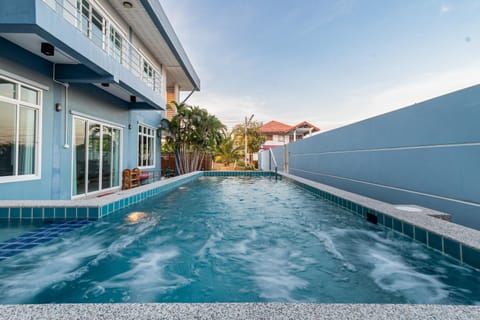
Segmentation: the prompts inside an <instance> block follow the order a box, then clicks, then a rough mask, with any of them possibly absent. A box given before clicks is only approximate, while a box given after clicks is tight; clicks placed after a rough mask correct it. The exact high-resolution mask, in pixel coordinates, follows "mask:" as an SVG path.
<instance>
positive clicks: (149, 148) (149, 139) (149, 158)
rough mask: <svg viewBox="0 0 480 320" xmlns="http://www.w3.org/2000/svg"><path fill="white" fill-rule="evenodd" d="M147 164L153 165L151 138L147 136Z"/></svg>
mask: <svg viewBox="0 0 480 320" xmlns="http://www.w3.org/2000/svg"><path fill="white" fill-rule="evenodd" d="M148 165H149V166H152V165H153V138H148Z"/></svg>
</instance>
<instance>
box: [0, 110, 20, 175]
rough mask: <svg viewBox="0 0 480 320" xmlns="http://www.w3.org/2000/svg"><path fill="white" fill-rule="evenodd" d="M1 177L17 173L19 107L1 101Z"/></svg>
mask: <svg viewBox="0 0 480 320" xmlns="http://www.w3.org/2000/svg"><path fill="white" fill-rule="evenodd" d="M0 114H1V115H2V116H1V117H0V177H5V176H13V175H15V162H16V161H15V136H16V133H15V124H16V123H17V120H16V118H17V107H16V105H14V104H10V103H6V102H2V101H0Z"/></svg>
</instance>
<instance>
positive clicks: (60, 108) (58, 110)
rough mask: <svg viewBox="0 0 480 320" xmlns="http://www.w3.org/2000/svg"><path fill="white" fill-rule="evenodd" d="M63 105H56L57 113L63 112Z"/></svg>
mask: <svg viewBox="0 0 480 320" xmlns="http://www.w3.org/2000/svg"><path fill="white" fill-rule="evenodd" d="M62 108H63V106H62V104H61V103H55V111H57V112H60V111H62Z"/></svg>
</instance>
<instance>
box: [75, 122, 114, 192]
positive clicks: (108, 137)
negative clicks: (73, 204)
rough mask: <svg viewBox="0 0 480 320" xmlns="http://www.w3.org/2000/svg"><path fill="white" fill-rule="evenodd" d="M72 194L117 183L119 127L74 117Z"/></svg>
mask: <svg viewBox="0 0 480 320" xmlns="http://www.w3.org/2000/svg"><path fill="white" fill-rule="evenodd" d="M73 133H74V137H73V141H74V146H73V180H72V195H73V196H78V195H83V194H89V193H94V192H98V191H102V190H106V189H110V188H115V187H118V186H119V185H120V157H121V143H120V139H121V138H120V137H121V129H119V128H116V127H113V126H111V125H107V124H103V123H100V122H97V121H93V120H88V119H82V118H77V117H76V118H74V129H73Z"/></svg>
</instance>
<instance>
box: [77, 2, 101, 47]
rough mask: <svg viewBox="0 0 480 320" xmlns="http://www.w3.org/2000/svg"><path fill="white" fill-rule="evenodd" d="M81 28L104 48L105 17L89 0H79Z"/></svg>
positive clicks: (78, 8)
mask: <svg viewBox="0 0 480 320" xmlns="http://www.w3.org/2000/svg"><path fill="white" fill-rule="evenodd" d="M77 10H78V15H79V16H80V17H81V19H80V20H79V23H80V29H81V30H82V33H83V34H84V35H85V36H86V37H88V38H90V39H91V40H92V41H93V43H95V44H96V45H97V46H99V47H100V48H103V41H104V39H103V33H104V29H105V28H104V25H105V23H104V19H103V17H102V15H101V14H100V12H98V10H96V9H95V8H94V7H92V5H91V4H90V2H88V1H87V0H77Z"/></svg>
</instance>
